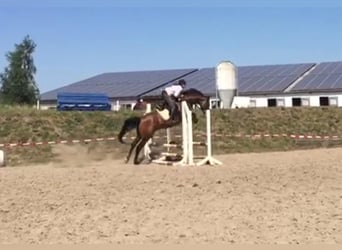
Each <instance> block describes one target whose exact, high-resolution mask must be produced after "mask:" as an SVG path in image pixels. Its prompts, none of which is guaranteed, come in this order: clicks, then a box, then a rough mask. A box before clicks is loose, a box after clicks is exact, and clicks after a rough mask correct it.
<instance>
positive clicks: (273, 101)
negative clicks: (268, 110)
mask: <svg viewBox="0 0 342 250" xmlns="http://www.w3.org/2000/svg"><path fill="white" fill-rule="evenodd" d="M267 106H268V107H276V106H277V99H275V98H272V99H268V100H267Z"/></svg>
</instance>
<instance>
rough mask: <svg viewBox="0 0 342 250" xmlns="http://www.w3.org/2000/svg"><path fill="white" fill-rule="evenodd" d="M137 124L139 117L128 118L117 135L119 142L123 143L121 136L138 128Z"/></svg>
mask: <svg viewBox="0 0 342 250" xmlns="http://www.w3.org/2000/svg"><path fill="white" fill-rule="evenodd" d="M139 124H140V117H137V116H134V117H130V118H128V119H126V120H125V122H124V124H123V126H122V128H121V130H120V133H119V135H118V140H119V142H121V143H125V142H124V141H123V139H122V138H123V136H124V135H125V134H126V133H127V132H128V131H131V130H132V129H134V128H137V127H138V126H139Z"/></svg>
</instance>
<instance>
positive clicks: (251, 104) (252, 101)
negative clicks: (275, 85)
mask: <svg viewBox="0 0 342 250" xmlns="http://www.w3.org/2000/svg"><path fill="white" fill-rule="evenodd" d="M249 107H251V108H255V107H256V100H255V99H250V100H249Z"/></svg>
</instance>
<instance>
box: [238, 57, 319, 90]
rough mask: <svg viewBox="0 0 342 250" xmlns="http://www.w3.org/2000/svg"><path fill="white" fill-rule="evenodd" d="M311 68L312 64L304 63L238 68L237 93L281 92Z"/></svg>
mask: <svg viewBox="0 0 342 250" xmlns="http://www.w3.org/2000/svg"><path fill="white" fill-rule="evenodd" d="M313 66H314V64H313V63H306V64H288V65H266V66H246V67H239V68H238V86H239V93H240V94H258V93H271V92H272V93H275V92H283V91H284V90H285V89H286V88H287V87H288V86H290V85H291V84H292V83H293V82H294V81H295V80H296V79H297V78H298V77H300V76H301V75H303V74H304V73H305V72H307V71H308V70H309V69H310V68H311V67H313Z"/></svg>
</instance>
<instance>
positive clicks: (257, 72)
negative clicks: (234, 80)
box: [145, 63, 315, 96]
mask: <svg viewBox="0 0 342 250" xmlns="http://www.w3.org/2000/svg"><path fill="white" fill-rule="evenodd" d="M314 65H315V64H314V63H306V64H285V65H265V66H240V67H237V75H238V90H239V94H242V95H244V94H264V93H282V92H283V91H284V89H286V88H287V87H288V86H289V85H290V84H292V83H293V82H294V81H295V80H297V79H298V77H299V76H301V75H303V74H304V73H305V72H307V71H308V70H309V69H310V68H311V67H313V66H314ZM184 79H185V80H186V82H187V88H196V89H198V90H200V91H201V92H203V93H204V94H206V95H215V93H216V69H215V68H203V69H200V70H198V71H196V72H194V73H192V74H189V75H187V76H186V77H184ZM170 84H171V83H170ZM162 89H163V87H161V88H158V89H155V90H153V91H150V92H147V93H145V95H146V96H156V95H160V94H161V91H162Z"/></svg>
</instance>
